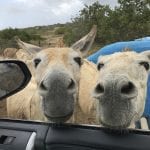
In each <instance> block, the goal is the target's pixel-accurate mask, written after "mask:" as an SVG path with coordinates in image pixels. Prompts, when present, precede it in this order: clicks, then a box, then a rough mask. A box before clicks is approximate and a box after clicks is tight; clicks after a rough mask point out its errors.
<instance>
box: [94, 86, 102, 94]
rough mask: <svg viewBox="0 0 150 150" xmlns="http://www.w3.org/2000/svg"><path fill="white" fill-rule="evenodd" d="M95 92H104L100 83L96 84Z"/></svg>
mask: <svg viewBox="0 0 150 150" xmlns="http://www.w3.org/2000/svg"><path fill="white" fill-rule="evenodd" d="M95 92H96V93H104V86H103V85H101V84H98V85H97V86H96V88H95Z"/></svg>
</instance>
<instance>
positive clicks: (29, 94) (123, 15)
mask: <svg viewBox="0 0 150 150" xmlns="http://www.w3.org/2000/svg"><path fill="white" fill-rule="evenodd" d="M0 7H1V9H0V18H1V23H0V55H1V57H2V59H18V60H22V61H24V62H25V63H26V64H27V66H28V68H29V69H30V71H31V74H32V79H31V81H30V83H29V84H28V86H27V87H26V88H25V89H23V90H22V91H20V92H18V93H17V94H15V95H13V96H10V97H8V98H7V100H4V101H1V102H0V117H1V118H3V117H9V118H15V119H25V120H36V121H37V120H38V121H48V122H58V123H60V122H71V123H74V124H90V125H100V126H106V127H109V128H115V129H116V128H121V129H122V128H136V127H139V126H140V127H141V128H144V129H148V128H149V127H150V119H149V117H150V109H149V108H150V107H149V105H150V97H149V89H150V88H149V85H150V84H149V79H148V78H149V62H150V61H149V58H150V53H149V51H148V50H150V17H149V14H150V3H149V1H148V0H138V1H133V0H127V1H123V0H118V1H117V0H112V1H109V0H105V1H104V0H101V1H97V0H77V1H73V0H70V1H67V0H61V1H60V0H59V1H58V0H55V1H52V0H49V1H48V0H33V1H32V2H31V1H29V0H12V1H11V2H10V1H9V0H5V1H1V2H0ZM4 84H5V83H4ZM141 122H142V123H141ZM145 124H146V125H145Z"/></svg>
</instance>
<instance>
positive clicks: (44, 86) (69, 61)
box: [7, 26, 97, 123]
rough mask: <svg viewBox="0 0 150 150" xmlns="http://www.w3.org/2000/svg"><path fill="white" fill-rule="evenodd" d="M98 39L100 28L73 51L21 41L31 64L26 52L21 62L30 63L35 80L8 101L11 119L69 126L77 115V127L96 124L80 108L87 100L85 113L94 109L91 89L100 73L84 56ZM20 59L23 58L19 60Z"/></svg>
mask: <svg viewBox="0 0 150 150" xmlns="http://www.w3.org/2000/svg"><path fill="white" fill-rule="evenodd" d="M95 35H96V26H94V27H93V28H92V30H91V31H90V32H89V34H87V35H86V36H84V37H83V38H82V39H81V40H79V41H78V42H76V43H75V44H74V45H73V46H72V47H71V48H67V47H65V48H47V49H42V48H40V47H37V46H34V45H31V44H27V43H24V42H22V41H21V40H19V39H18V43H19V45H20V47H21V48H22V49H23V50H24V51H26V52H27V53H28V56H27V57H28V60H27V57H26V56H25V55H24V54H25V53H26V52H25V53H24V54H23V53H19V51H18V52H17V53H16V55H17V58H18V59H22V60H24V61H25V62H26V63H27V65H28V66H29V68H30V70H31V72H32V76H33V77H32V81H31V82H30V83H29V85H28V86H27V87H26V88H25V89H24V90H23V91H21V92H20V93H17V94H16V95H14V96H12V97H10V98H8V101H7V110H8V116H9V117H13V118H21V119H32V120H47V119H48V120H49V121H53V122H65V121H67V120H68V119H69V118H70V117H71V116H72V115H73V117H72V120H71V121H73V122H77V123H89V122H92V121H93V120H95V119H94V118H95V116H94V115H93V114H92V113H90V114H89V116H88V115H87V114H84V112H82V110H81V109H80V106H79V101H80V100H81V99H86V103H85V104H84V103H83V105H84V107H85V109H86V110H89V109H93V108H94V107H93V104H92V105H91V106H89V105H88V103H89V102H90V101H91V99H92V98H91V96H90V95H91V88H92V87H93V86H94V84H95V82H96V76H97V74H96V72H97V70H96V66H95V65H94V64H92V63H90V62H88V61H86V60H84V59H83V58H82V56H84V55H85V54H86V53H87V51H88V50H89V49H90V47H91V45H92V43H93V41H94V38H95ZM20 55H23V56H21V57H20V58H19V56H20ZM30 58H31V59H32V63H31V64H30V62H31V60H29V59H30ZM80 83H81V84H80ZM85 113H86V112H85ZM92 117H94V118H92Z"/></svg>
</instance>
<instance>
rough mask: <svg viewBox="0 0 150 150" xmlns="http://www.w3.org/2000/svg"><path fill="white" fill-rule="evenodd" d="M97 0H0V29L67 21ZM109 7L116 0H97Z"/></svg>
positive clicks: (114, 4) (112, 5)
mask: <svg viewBox="0 0 150 150" xmlns="http://www.w3.org/2000/svg"><path fill="white" fill-rule="evenodd" d="M95 1H97V0H0V30H1V29H5V28H9V27H11V28H25V27H32V26H41V25H52V24H56V23H66V22H69V21H70V19H71V18H73V17H75V16H77V15H78V14H79V11H80V10H81V9H83V8H84V4H87V5H90V4H92V3H94V2H95ZM98 1H99V2H100V3H101V4H108V5H110V7H112V8H113V7H114V6H116V5H117V0H98Z"/></svg>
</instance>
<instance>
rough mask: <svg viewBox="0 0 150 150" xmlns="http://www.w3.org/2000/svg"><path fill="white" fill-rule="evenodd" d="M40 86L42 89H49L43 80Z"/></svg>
mask: <svg viewBox="0 0 150 150" xmlns="http://www.w3.org/2000/svg"><path fill="white" fill-rule="evenodd" d="M40 88H41V89H42V90H47V87H46V86H45V85H44V83H43V82H41V84H40Z"/></svg>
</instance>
